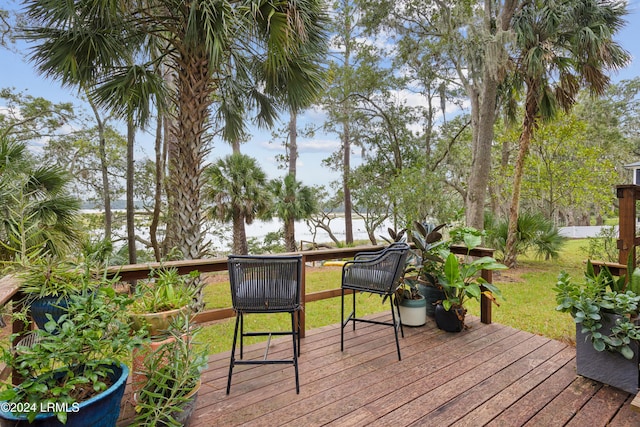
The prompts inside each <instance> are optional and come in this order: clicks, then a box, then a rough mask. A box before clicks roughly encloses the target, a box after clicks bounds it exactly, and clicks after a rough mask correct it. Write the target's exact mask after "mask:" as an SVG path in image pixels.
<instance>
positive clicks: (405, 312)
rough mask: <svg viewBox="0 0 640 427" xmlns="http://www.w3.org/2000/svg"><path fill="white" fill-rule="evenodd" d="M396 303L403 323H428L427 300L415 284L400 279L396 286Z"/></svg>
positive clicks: (411, 324)
mask: <svg viewBox="0 0 640 427" xmlns="http://www.w3.org/2000/svg"><path fill="white" fill-rule="evenodd" d="M396 304H397V306H398V310H399V312H400V319H402V324H403V325H406V326H422V325H424V324H425V323H427V310H426V308H425V307H426V305H427V301H426V299H425V298H424V296H423V295H422V294H420V292H419V291H418V288H417V287H416V286H415V285H414V284H410V283H407V282H405V281H404V280H403V279H401V280H400V284H399V285H398V287H397V288H396Z"/></svg>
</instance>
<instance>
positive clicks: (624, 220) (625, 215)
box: [616, 185, 640, 265]
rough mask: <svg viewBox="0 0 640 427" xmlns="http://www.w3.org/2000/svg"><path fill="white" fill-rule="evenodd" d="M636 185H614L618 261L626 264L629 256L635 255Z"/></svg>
mask: <svg viewBox="0 0 640 427" xmlns="http://www.w3.org/2000/svg"><path fill="white" fill-rule="evenodd" d="M638 188H640V187H638V186H636V185H619V186H617V187H616V193H617V196H618V202H619V206H618V210H619V223H618V227H619V239H618V251H619V253H618V262H619V263H620V264H624V265H627V261H628V260H629V256H630V254H631V256H632V257H633V258H632V259H634V260H635V256H636V247H635V245H636V195H637V193H638V191H637V190H638Z"/></svg>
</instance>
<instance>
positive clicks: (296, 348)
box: [291, 312, 300, 394]
mask: <svg viewBox="0 0 640 427" xmlns="http://www.w3.org/2000/svg"><path fill="white" fill-rule="evenodd" d="M291 335H292V337H293V368H294V369H295V371H296V394H300V380H299V379H298V352H299V351H300V343H299V342H298V345H297V346H296V341H297V339H298V338H299V335H298V334H297V333H296V321H295V313H294V312H291ZM296 335H298V337H296Z"/></svg>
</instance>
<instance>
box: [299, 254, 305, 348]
mask: <svg viewBox="0 0 640 427" xmlns="http://www.w3.org/2000/svg"><path fill="white" fill-rule="evenodd" d="M300 282H301V290H300V292H301V295H300V305H302V310H298V326H299V327H300V330H299V331H298V332H299V333H300V338H304V337H305V331H306V329H307V326H306V315H305V312H306V309H307V256H306V255H304V254H302V277H301V278H300Z"/></svg>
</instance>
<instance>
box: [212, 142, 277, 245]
mask: <svg viewBox="0 0 640 427" xmlns="http://www.w3.org/2000/svg"><path fill="white" fill-rule="evenodd" d="M205 176H206V179H207V185H206V186H205V199H206V200H208V201H209V202H211V203H212V205H211V207H210V209H209V215H210V216H211V217H213V218H218V219H219V220H221V221H226V222H228V221H232V222H233V253H234V254H237V255H246V254H247V253H248V251H249V249H248V245H247V235H246V232H245V227H244V225H245V223H246V224H251V223H252V222H253V221H254V220H255V219H256V218H257V217H260V216H262V215H264V214H265V213H266V212H267V211H268V209H269V206H270V203H271V197H270V194H269V192H268V191H267V176H266V174H265V173H264V171H263V170H262V169H261V168H260V166H259V165H258V162H257V161H256V160H255V159H254V158H252V157H250V156H247V155H245V154H241V153H234V154H231V155H229V156H226V157H225V158H223V159H219V160H218V161H217V162H216V163H215V164H214V165H212V166H210V167H209V168H207V170H206V172H205Z"/></svg>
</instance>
